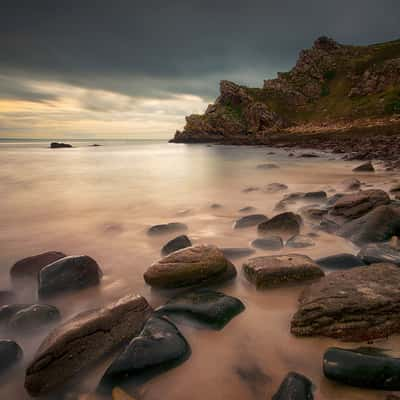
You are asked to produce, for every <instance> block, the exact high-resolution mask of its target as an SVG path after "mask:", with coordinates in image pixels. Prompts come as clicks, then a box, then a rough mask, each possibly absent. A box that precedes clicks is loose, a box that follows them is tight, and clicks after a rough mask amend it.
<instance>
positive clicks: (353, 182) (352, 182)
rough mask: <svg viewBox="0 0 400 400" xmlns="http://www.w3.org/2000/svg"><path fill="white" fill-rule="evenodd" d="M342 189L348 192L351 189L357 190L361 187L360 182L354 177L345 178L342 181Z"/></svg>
mask: <svg viewBox="0 0 400 400" xmlns="http://www.w3.org/2000/svg"><path fill="white" fill-rule="evenodd" d="M342 185H343V190H345V191H346V192H350V191H353V190H359V189H360V187H361V182H360V181H359V180H358V179H356V178H347V179H345V180H344V181H343V182H342Z"/></svg>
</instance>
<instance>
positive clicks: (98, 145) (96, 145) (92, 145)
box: [90, 143, 102, 147]
mask: <svg viewBox="0 0 400 400" xmlns="http://www.w3.org/2000/svg"><path fill="white" fill-rule="evenodd" d="M90 146H91V147H100V146H102V145H101V144H98V143H93V144H91V145H90Z"/></svg>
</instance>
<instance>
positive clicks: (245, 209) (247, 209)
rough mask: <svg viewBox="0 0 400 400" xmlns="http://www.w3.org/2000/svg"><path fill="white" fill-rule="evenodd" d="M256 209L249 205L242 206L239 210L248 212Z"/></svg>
mask: <svg viewBox="0 0 400 400" xmlns="http://www.w3.org/2000/svg"><path fill="white" fill-rule="evenodd" d="M255 210H256V208H255V207H252V206H247V207H243V208H241V209H240V210H239V212H241V213H248V212H253V211H255Z"/></svg>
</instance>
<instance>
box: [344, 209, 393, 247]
mask: <svg viewBox="0 0 400 400" xmlns="http://www.w3.org/2000/svg"><path fill="white" fill-rule="evenodd" d="M337 233H338V235H340V236H343V237H345V238H347V239H350V240H351V241H352V242H354V243H356V244H358V245H362V244H367V243H373V242H386V241H388V240H390V239H391V238H392V237H393V236H400V208H399V207H396V206H391V205H390V206H380V207H377V208H375V209H374V210H372V211H371V212H369V213H368V214H366V215H363V216H362V217H360V218H357V219H355V220H354V221H349V222H347V223H345V224H344V225H343V226H342V227H341V228H340V229H339V230H338V232H337Z"/></svg>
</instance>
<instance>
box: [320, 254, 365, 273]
mask: <svg viewBox="0 0 400 400" xmlns="http://www.w3.org/2000/svg"><path fill="white" fill-rule="evenodd" d="M315 262H316V263H317V264H318V265H319V266H320V267H323V268H327V269H349V268H354V267H361V266H363V265H365V263H364V262H363V260H362V259H361V258H360V257H357V256H355V255H353V254H348V253H340V254H335V255H333V256H328V257H322V258H319V259H318V260H315Z"/></svg>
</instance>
